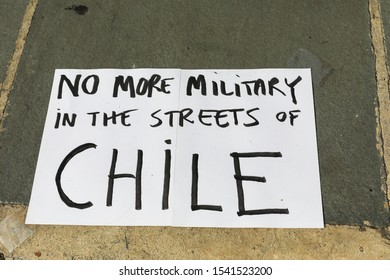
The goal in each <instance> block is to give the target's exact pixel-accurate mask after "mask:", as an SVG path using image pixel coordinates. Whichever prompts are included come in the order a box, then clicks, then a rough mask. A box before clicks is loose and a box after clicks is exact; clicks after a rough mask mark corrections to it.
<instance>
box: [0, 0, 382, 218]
mask: <svg viewBox="0 0 390 280" xmlns="http://www.w3.org/2000/svg"><path fill="white" fill-rule="evenodd" d="M301 49H304V50H307V51H309V52H310V54H312V55H314V56H315V57H316V59H317V60H316V62H317V64H316V65H317V66H318V65H319V61H320V62H321V65H326V69H333V71H332V72H329V74H327V75H326V79H324V80H323V81H321V83H319V84H318V86H315V88H314V94H315V106H316V119H317V133H318V147H319V156H320V172H321V184H322V194H323V203H324V212H325V221H326V223H328V224H351V225H362V224H364V223H366V224H367V223H368V224H370V225H372V226H387V225H388V224H389V211H388V205H387V199H386V194H385V192H386V191H385V188H384V185H383V180H382V172H383V162H382V157H381V155H380V153H379V151H378V150H377V147H376V146H377V138H376V116H375V110H376V106H377V101H376V88H375V68H374V57H373V54H372V50H371V40H370V19H369V14H368V3H367V2H366V1H364V2H363V1H359V2H356V1H353V0H348V1H336V0H333V1H325V0H324V1H315V2H314V1H290V0H279V1H270V0H269V1H261V2H260V1H219V0H218V1H178V0H177V1H141V2H140V1H115V2H104V3H102V2H95V1H84V2H83V5H81V6H80V5H79V6H77V5H74V2H71V1H59V0H56V1H44V0H41V1H39V5H38V8H37V10H36V13H35V19H34V20H33V22H32V26H31V28H30V33H29V37H28V40H27V43H26V46H25V51H24V55H23V57H22V59H21V63H20V66H19V71H18V75H17V77H16V80H15V84H14V88H13V90H12V92H11V93H10V99H9V106H8V107H7V114H8V116H7V117H6V118H5V120H4V122H3V125H4V129H5V131H3V132H2V133H1V134H0V178H2V179H1V181H2V182H1V183H2V186H1V188H0V201H2V202H17V203H24V204H27V203H28V201H29V197H30V192H31V186H32V180H33V175H34V171H35V163H36V159H37V156H38V151H39V145H40V139H41V136H42V131H43V125H44V120H45V115H46V108H47V105H48V101H49V94H50V88H51V82H52V78H53V74H54V69H56V68H132V67H167V68H175V67H178V68H275V67H286V66H288V63H289V62H291V59H292V58H294V55H296V53H297V52H298V51H299V50H301ZM301 61H305V60H301ZM307 61H309V62H310V61H311V62H313V60H312V59H311V60H310V59H309V60H307ZM302 66H304V65H302ZM309 66H310V65H309ZM317 69H324V68H321V67H317ZM313 71H314V69H313ZM320 74H321V73H320ZM317 76H320V77H322V76H321V75H317Z"/></svg>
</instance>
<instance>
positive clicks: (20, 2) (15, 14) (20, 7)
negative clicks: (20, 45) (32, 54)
mask: <svg viewBox="0 0 390 280" xmlns="http://www.w3.org/2000/svg"><path fill="white" fill-rule="evenodd" d="M27 4H28V0H15V1H14V0H3V1H1V3H0V22H1V23H0V42H1V43H0V83H2V82H3V81H4V79H5V74H6V73H7V66H8V63H9V62H10V60H11V59H12V54H13V52H14V49H15V42H16V39H17V38H18V34H19V29H20V26H21V23H22V19H23V15H24V12H25V10H26V7H27Z"/></svg>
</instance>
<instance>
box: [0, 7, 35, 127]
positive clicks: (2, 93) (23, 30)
mask: <svg viewBox="0 0 390 280" xmlns="http://www.w3.org/2000/svg"><path fill="white" fill-rule="evenodd" d="M37 5H38V0H30V2H29V4H28V5H27V7H26V10H25V12H24V16H23V20H22V25H21V27H20V30H19V34H18V38H17V39H16V42H15V49H14V53H13V55H12V59H11V61H10V64H9V65H8V68H7V73H6V76H5V79H4V82H3V83H2V84H1V87H0V88H1V90H0V132H1V131H3V129H4V128H3V121H4V119H5V117H6V116H7V113H6V109H7V105H8V103H9V95H10V92H11V89H12V86H13V83H14V80H15V76H16V72H17V70H18V66H19V62H20V58H21V56H22V54H23V50H24V45H25V43H26V40H27V35H28V31H29V30H30V26H31V21H32V19H33V16H34V14H35V10H36V8H37Z"/></svg>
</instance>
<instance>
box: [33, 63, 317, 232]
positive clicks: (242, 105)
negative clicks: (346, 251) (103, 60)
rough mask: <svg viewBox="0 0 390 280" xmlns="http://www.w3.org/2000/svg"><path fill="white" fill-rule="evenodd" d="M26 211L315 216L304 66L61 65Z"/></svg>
mask: <svg viewBox="0 0 390 280" xmlns="http://www.w3.org/2000/svg"><path fill="white" fill-rule="evenodd" d="M26 223H29V224H69V225H129V226H130V225H131V226H132V225H134V226H136V225H149V226H160V225H170V226H195V227H282V228H284V227H287V228H297V227H300V228H318V227H323V213H322V202H321V189H320V178H319V167H318V155H317V140H316V129H315V115H314V104H313V92H312V84H311V73H310V69H254V70H218V69H217V70H180V69H92V70H77V69H61V70H56V72H55V75H54V80H53V86H52V92H51V97H50V103H49V109H48V113H47V119H46V123H45V128H44V133H43V137H42V143H41V149H40V154H39V159H38V163H37V168H36V174H35V178H34V184H33V190H32V194H31V200H30V205H29V209H28V213H27V219H26Z"/></svg>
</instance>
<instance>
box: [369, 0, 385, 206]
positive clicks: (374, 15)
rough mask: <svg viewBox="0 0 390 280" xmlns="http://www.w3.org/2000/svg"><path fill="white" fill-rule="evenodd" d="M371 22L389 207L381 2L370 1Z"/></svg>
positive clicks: (377, 0)
mask: <svg viewBox="0 0 390 280" xmlns="http://www.w3.org/2000/svg"><path fill="white" fill-rule="evenodd" d="M369 13H370V21H371V42H372V48H373V52H374V56H375V72H376V86H377V97H378V100H377V102H378V105H377V108H376V115H377V139H378V142H379V143H378V146H379V147H378V149H379V152H380V153H381V155H382V156H383V162H384V168H385V170H384V171H385V174H384V176H385V178H384V180H385V185H386V186H385V189H384V191H385V193H387V204H388V205H387V207H388V206H389V201H390V99H389V68H388V65H387V56H386V47H385V42H384V40H385V39H384V38H385V37H384V30H383V21H382V17H381V12H380V3H379V0H369Z"/></svg>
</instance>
